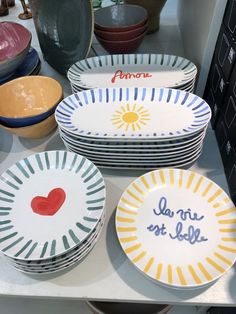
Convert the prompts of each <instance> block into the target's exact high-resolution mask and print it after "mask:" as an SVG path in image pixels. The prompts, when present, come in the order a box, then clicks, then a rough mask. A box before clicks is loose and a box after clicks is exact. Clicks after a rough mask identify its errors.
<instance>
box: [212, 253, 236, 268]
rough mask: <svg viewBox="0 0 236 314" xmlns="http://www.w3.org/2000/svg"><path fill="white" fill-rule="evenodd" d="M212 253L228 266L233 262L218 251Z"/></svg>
mask: <svg viewBox="0 0 236 314" xmlns="http://www.w3.org/2000/svg"><path fill="white" fill-rule="evenodd" d="M214 255H215V257H217V258H218V259H220V260H221V261H222V262H224V263H226V264H227V265H229V266H231V265H232V264H233V263H232V262H231V261H230V260H229V259H227V258H225V257H224V256H223V255H221V254H220V253H217V252H214Z"/></svg>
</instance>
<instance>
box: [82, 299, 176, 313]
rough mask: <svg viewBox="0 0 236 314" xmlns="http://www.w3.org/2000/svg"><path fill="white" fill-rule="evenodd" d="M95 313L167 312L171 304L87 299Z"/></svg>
mask: <svg viewBox="0 0 236 314" xmlns="http://www.w3.org/2000/svg"><path fill="white" fill-rule="evenodd" d="M87 304H88V306H89V307H90V308H91V309H92V310H93V312H94V314H108V313H113V314H119V313H122V314H129V313H135V314H143V313H145V314H167V313H168V312H169V311H170V309H171V306H170V305H167V304H143V303H128V302H125V303H122V302H99V301H87Z"/></svg>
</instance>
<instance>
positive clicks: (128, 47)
mask: <svg viewBox="0 0 236 314" xmlns="http://www.w3.org/2000/svg"><path fill="white" fill-rule="evenodd" d="M146 32H147V29H146V30H145V31H144V32H143V33H142V34H141V35H139V36H137V37H135V38H133V39H130V40H121V41H117V40H113V41H112V40H105V39H103V38H101V37H99V36H98V35H95V36H96V38H97V40H98V41H99V43H100V44H101V46H102V47H103V48H104V49H105V50H106V51H108V52H109V53H114V54H116V53H130V52H134V51H135V50H136V49H138V47H139V46H140V44H141V42H142V41H143V38H144V36H145V34H146Z"/></svg>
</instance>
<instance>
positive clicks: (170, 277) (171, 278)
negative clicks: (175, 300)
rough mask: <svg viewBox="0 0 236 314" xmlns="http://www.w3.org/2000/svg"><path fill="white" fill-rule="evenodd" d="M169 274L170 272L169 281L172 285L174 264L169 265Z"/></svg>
mask: <svg viewBox="0 0 236 314" xmlns="http://www.w3.org/2000/svg"><path fill="white" fill-rule="evenodd" d="M167 274H168V283H169V284H170V285H171V284H172V283H173V275H172V266H171V265H168V267H167Z"/></svg>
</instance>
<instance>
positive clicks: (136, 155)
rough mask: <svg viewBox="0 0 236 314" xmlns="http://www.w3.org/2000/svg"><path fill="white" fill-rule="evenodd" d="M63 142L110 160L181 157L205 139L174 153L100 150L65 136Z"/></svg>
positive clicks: (173, 151) (147, 150)
mask: <svg viewBox="0 0 236 314" xmlns="http://www.w3.org/2000/svg"><path fill="white" fill-rule="evenodd" d="M61 139H62V141H63V142H64V144H65V145H68V146H69V147H71V148H73V149H75V150H78V151H81V153H82V152H83V153H85V154H91V155H97V156H101V157H102V156H103V157H104V156H110V158H115V157H119V158H120V157H122V158H125V157H132V158H134V159H137V158H155V157H158V156H160V157H162V156H164V157H171V156H174V157H176V156H179V155H185V154H187V153H190V151H193V150H194V149H195V148H196V146H198V145H199V144H201V143H202V141H203V137H202V138H200V139H199V140H198V141H196V142H194V143H190V144H187V145H185V146H184V147H181V149H177V150H172V151H159V150H158V149H156V150H154V149H152V150H150V149H146V150H144V149H143V150H135V151H127V150H124V149H120V150H118V149H117V150H112V149H110V148H109V147H108V148H105V149H100V148H99V147H98V148H95V147H93V148H91V147H86V146H85V147H84V146H83V145H78V144H77V145H75V144H74V143H72V142H71V141H68V140H66V139H65V138H64V137H63V136H61Z"/></svg>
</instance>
